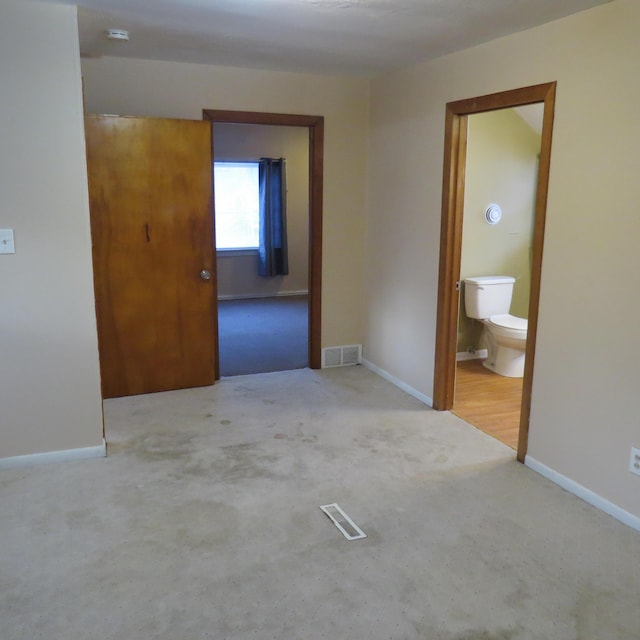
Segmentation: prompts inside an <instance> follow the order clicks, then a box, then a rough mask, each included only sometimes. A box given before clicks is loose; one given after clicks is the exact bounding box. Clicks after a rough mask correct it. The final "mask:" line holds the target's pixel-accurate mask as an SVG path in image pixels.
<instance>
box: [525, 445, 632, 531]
mask: <svg viewBox="0 0 640 640" xmlns="http://www.w3.org/2000/svg"><path fill="white" fill-rule="evenodd" d="M524 463H525V465H526V466H527V467H529V469H532V470H533V471H536V472H537V473H539V474H540V475H541V476H544V477H545V478H547V479H548V480H551V482H554V483H555V484H557V485H559V486H560V487H562V488H563V489H566V490H567V491H568V492H569V493H572V494H573V495H575V496H577V497H578V498H581V499H582V500H584V501H585V502H588V503H589V504H590V505H592V506H593V507H596V509H600V511H604V512H605V513H606V514H608V515H610V516H612V517H613V518H615V519H616V520H619V521H620V522H622V523H624V524H626V525H627V526H629V527H631V528H632V529H636V530H638V531H640V518H639V517H638V516H635V515H633V514H632V513H629V512H628V511H625V510H624V509H622V508H621V507H619V506H618V505H616V504H614V503H613V502H610V501H609V500H607V499H606V498H603V497H602V496H599V495H598V494H597V493H594V492H593V491H591V489H587V488H586V487H583V486H582V485H581V484H578V483H577V482H576V481H575V480H572V479H571V478H567V476H563V475H562V474H561V473H558V472H557V471H554V470H553V469H551V468H550V467H547V465H545V464H542V462H539V461H538V460H536V459H535V458H532V457H531V456H525V458H524Z"/></svg>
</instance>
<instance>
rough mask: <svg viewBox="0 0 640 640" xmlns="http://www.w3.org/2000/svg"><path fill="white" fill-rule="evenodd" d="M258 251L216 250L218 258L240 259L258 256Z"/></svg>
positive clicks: (247, 249) (248, 249) (249, 249)
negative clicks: (241, 257)
mask: <svg viewBox="0 0 640 640" xmlns="http://www.w3.org/2000/svg"><path fill="white" fill-rule="evenodd" d="M257 255H258V249H257V248H256V249H252V248H246V249H216V256H217V257H218V258H238V257H240V256H257Z"/></svg>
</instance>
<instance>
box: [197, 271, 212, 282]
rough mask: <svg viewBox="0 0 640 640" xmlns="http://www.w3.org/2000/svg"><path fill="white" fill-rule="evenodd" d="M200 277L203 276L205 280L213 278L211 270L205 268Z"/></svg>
mask: <svg viewBox="0 0 640 640" xmlns="http://www.w3.org/2000/svg"><path fill="white" fill-rule="evenodd" d="M200 277H201V278H202V279H203V280H211V271H209V270H208V269H203V270H202V271H201V272H200Z"/></svg>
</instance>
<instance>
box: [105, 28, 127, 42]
mask: <svg viewBox="0 0 640 640" xmlns="http://www.w3.org/2000/svg"><path fill="white" fill-rule="evenodd" d="M105 33H106V34H107V38H109V40H128V39H129V32H128V31H125V30H124V29H107V30H106V31H105Z"/></svg>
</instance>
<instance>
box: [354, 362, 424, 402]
mask: <svg viewBox="0 0 640 640" xmlns="http://www.w3.org/2000/svg"><path fill="white" fill-rule="evenodd" d="M362 366H364V367H366V368H367V369H369V371H373V373H375V374H377V375H379V376H380V377H381V378H384V379H385V380H387V382H390V383H391V384H393V385H395V386H396V387H398V389H402V390H403V391H404V392H405V393H408V394H409V395H410V396H413V397H414V398H416V400H420V402H422V403H424V404H426V405H427V406H429V407H433V398H430V397H429V396H427V395H425V394H424V393H421V392H420V391H418V390H417V389H414V388H413V387H410V386H409V385H408V384H407V383H406V382H402V380H400V379H398V378H396V377H395V376H392V375H391V374H390V373H389V372H388V371H385V370H384V369H381V368H380V367H377V366H376V365H375V364H373V362H369V360H367V359H366V358H362Z"/></svg>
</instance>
